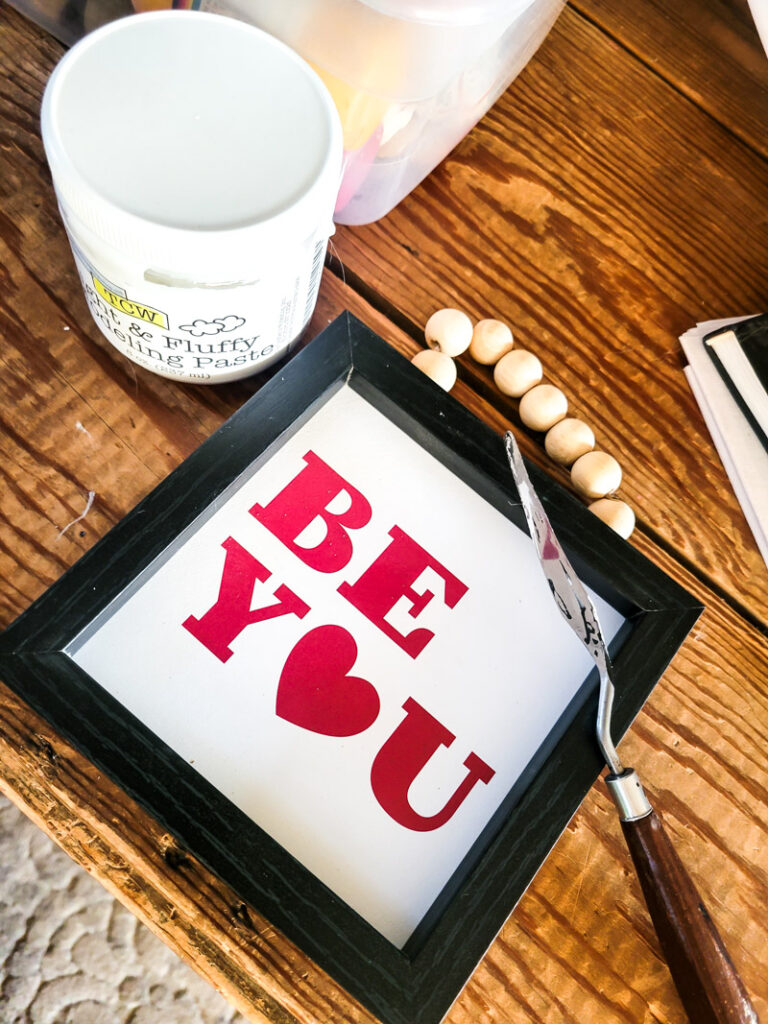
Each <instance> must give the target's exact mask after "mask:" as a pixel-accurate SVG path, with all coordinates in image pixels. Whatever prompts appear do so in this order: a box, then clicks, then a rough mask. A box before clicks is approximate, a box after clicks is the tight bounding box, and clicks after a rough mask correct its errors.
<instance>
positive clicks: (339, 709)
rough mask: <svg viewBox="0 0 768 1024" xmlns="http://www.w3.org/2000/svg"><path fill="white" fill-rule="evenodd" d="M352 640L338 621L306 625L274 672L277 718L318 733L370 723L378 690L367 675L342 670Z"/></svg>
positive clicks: (350, 660)
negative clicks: (307, 628) (276, 677)
mask: <svg viewBox="0 0 768 1024" xmlns="http://www.w3.org/2000/svg"><path fill="white" fill-rule="evenodd" d="M356 658H357V644H356V643H355V641H354V638H353V636H352V634H351V633H349V632H348V631H347V630H346V629H344V628H343V627H341V626H318V627H317V628H316V629H312V630H310V632H309V633H307V634H306V636H303V637H302V638H301V640H299V642H298V643H297V644H296V646H295V647H294V648H293V650H292V651H291V653H290V654H289V655H288V657H287V658H286V661H285V665H284V666H283V671H282V672H281V673H280V682H279V683H278V687H277V703H276V707H275V710H276V712H277V714H278V716H279V717H280V718H283V719H285V721H286V722H291V723H292V724H293V725H299V726H301V728H302V729H309V730H310V731H311V732H317V733H320V734H321V735H323V736H355V735H356V734H357V733H359V732H363V731H364V730H365V729H367V728H368V726H369V725H372V724H373V723H374V722H375V720H376V716H377V715H378V713H379V695H378V693H377V692H376V688H375V687H374V686H373V685H372V684H371V683H369V682H368V680H367V679H361V678H360V676H351V675H348V673H349V670H350V669H351V668H352V666H353V665H354V664H355V659H356Z"/></svg>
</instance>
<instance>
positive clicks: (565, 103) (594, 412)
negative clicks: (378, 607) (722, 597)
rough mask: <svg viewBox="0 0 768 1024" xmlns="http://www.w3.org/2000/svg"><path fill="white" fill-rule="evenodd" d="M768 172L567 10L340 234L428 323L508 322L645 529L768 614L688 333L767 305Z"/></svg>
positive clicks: (360, 264)
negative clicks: (444, 140) (442, 141)
mask: <svg viewBox="0 0 768 1024" xmlns="http://www.w3.org/2000/svg"><path fill="white" fill-rule="evenodd" d="M702 45H703V44H702ZM766 81H768V75H766ZM761 97H762V106H761V107H760V110H761V116H762V119H763V121H765V120H766V119H768V93H762V94H761ZM766 171H767V168H766V163H765V161H764V160H763V159H762V158H761V157H759V156H757V155H756V154H755V153H754V152H753V151H752V150H751V149H750V148H748V147H747V146H745V145H743V144H742V143H741V142H740V141H739V140H738V139H736V138H734V137H733V135H732V134H731V133H730V132H729V131H728V130H726V129H725V128H723V127H722V126H721V125H720V124H719V123H717V122H716V121H715V120H714V119H713V118H712V117H711V116H710V115H709V114H708V113H706V112H705V111H703V110H702V109H701V108H699V107H697V106H696V105H695V104H694V103H692V102H691V101H690V100H689V99H688V98H687V97H685V96H683V95H681V93H680V91H679V89H678V88H676V87H675V86H674V85H673V84H671V83H668V82H666V81H664V80H663V79H662V78H660V77H659V76H658V75H657V74H649V73H648V71H647V69H646V67H645V65H644V64H642V63H640V62H639V61H638V60H637V59H636V58H634V57H633V56H632V55H631V54H629V53H628V52H627V51H626V50H625V49H624V47H622V46H621V45H619V44H618V43H616V42H615V41H614V40H613V39H611V38H609V37H607V36H606V35H605V34H604V33H603V32H602V31H601V30H600V29H599V28H598V27H597V26H596V25H595V24H593V23H592V22H590V21H588V20H586V19H585V18H584V17H582V16H581V15H580V14H579V13H577V12H576V11H574V10H571V9H566V11H565V13H564V14H563V15H562V17H561V18H560V20H559V21H558V22H557V24H556V26H555V28H554V30H553V32H552V33H551V35H550V36H549V38H548V39H547V41H546V42H545V43H544V45H543V47H542V48H541V50H540V51H539V53H538V55H537V57H536V59H535V60H534V61H533V62H532V63H531V64H530V65H529V66H528V67H527V68H526V70H525V71H524V72H523V74H522V75H521V76H520V78H518V80H517V81H516V82H515V83H514V84H513V86H512V87H511V88H510V89H509V90H508V92H507V93H506V94H505V95H504V97H503V98H502V99H501V100H500V102H499V103H498V104H497V105H496V107H494V108H493V109H492V111H491V112H490V113H489V114H488V115H487V116H486V117H485V119H484V120H483V121H482V122H481V123H480V124H479V125H478V126H477V128H476V129H475V130H474V131H473V132H472V133H471V134H470V135H469V136H468V137H467V138H466V139H464V141H463V142H462V143H461V144H460V145H459V146H458V147H457V149H456V150H454V152H453V153H452V154H451V155H450V156H449V157H448V158H447V159H446V160H445V161H444V162H443V164H442V165H441V166H440V167H439V169H438V170H437V171H436V172H435V173H434V174H432V175H431V176H430V178H428V179H427V181H426V182H424V183H423V185H422V186H421V187H420V189H419V190H418V191H417V192H416V193H414V194H412V195H411V196H410V197H408V198H407V199H406V200H405V201H404V202H403V203H402V204H401V205H400V206H399V207H398V208H397V209H396V210H394V211H393V212H392V213H391V214H390V215H389V216H388V217H386V218H385V219H384V220H382V221H379V222H378V223H376V224H373V225H370V226H367V227H364V228H344V229H341V230H339V231H338V232H337V235H336V238H335V239H334V245H335V248H336V250H337V252H338V254H339V256H340V258H341V260H342V261H343V264H344V266H345V268H346V273H347V275H348V279H349V280H352V281H353V282H354V283H355V286H356V287H359V288H360V290H362V291H363V292H364V294H366V296H367V297H368V298H369V300H370V301H371V302H373V304H374V305H377V306H378V307H379V308H381V309H382V310H385V311H386V312H388V313H389V314H390V315H391V316H394V317H395V319H397V320H398V322H400V323H402V324H404V325H406V326H407V327H408V328H409V329H410V330H411V331H412V332H413V333H414V336H416V334H417V332H419V331H420V330H421V329H422V328H423V325H424V324H425V322H426V320H427V318H428V317H429V315H430V313H432V312H433V311H434V310H435V309H438V308H440V307H441V306H444V305H456V306H458V307H460V308H462V309H464V310H466V311H467V312H468V313H469V314H470V316H472V317H475V318H480V317H487V316H493V317H499V318H500V319H502V320H505V321H507V322H508V323H509V324H510V325H511V326H512V328H513V331H514V332H515V335H516V338H517V344H518V345H519V346H522V347H525V348H530V349H531V350H532V351H534V352H536V354H537V355H539V356H540V358H541V360H542V362H543V364H544V368H545V373H546V375H547V377H548V379H550V380H551V381H552V382H554V383H556V384H558V385H559V386H561V387H562V388H563V390H564V391H565V392H566V394H567V395H568V396H569V399H570V402H571V408H572V411H573V412H574V414H576V415H579V416H583V417H584V418H585V419H587V420H588V421H589V422H590V423H591V424H592V425H593V427H594V429H595V432H596V434H597V437H598V445H599V446H604V447H605V449H606V450H607V451H610V452H611V453H613V454H615V455H616V456H617V457H618V459H619V461H620V462H621V463H622V464H623V466H624V472H625V475H624V483H623V485H622V489H621V490H622V495H623V496H624V497H625V498H626V500H628V501H629V503H630V504H631V505H632V506H633V507H634V508H635V509H636V511H637V513H638V516H639V518H640V519H641V521H642V522H643V524H644V525H645V527H646V528H647V529H648V530H650V531H652V532H653V533H654V534H655V535H656V536H657V537H658V538H659V539H660V540H661V541H662V542H663V543H664V544H666V545H669V546H670V547H671V548H672V549H674V550H675V551H676V552H677V553H678V554H679V555H680V556H681V557H683V558H685V559H687V560H689V561H690V563H691V564H693V565H695V566H696V567H697V569H698V571H700V572H702V573H705V574H706V575H707V576H708V577H709V578H710V579H711V580H712V581H713V583H714V584H715V585H716V586H718V587H721V588H723V589H724V590H726V591H727V592H728V593H729V594H730V595H731V597H732V598H733V599H734V600H735V601H737V602H738V603H739V604H740V605H743V607H745V608H747V609H748V610H749V611H750V612H751V613H752V614H753V615H754V616H755V617H756V618H758V619H759V620H760V621H761V622H762V623H763V624H766V623H768V591H767V589H766V586H765V576H764V573H765V567H764V564H763V562H762V560H761V559H760V556H759V554H758V551H757V548H756V546H755V544H754V541H753V539H752V536H751V534H750V532H749V530H748V527H747V525H746V522H745V520H744V517H743V515H742V513H741V510H740V509H739V506H738V504H737V502H736V499H735V497H734V495H733V492H732V490H731V488H730V485H729V483H728V480H727V477H726V476H725V474H724V471H723V469H722V466H721V464H720V462H719V460H718V458H717V455H716V453H715V450H714V448H713V446H712V444H711V441H710V439H709V436H708V434H707V432H706V428H705V426H704V423H703V420H702V419H701V416H700V414H699V412H698V409H697V407H696V404H695V402H694V400H693V398H692V396H691V393H690V390H689V388H688V384H687V382H686V380H685V377H684V376H683V373H682V363H683V361H682V356H681V353H680V347H679V344H678V336H679V335H680V334H681V333H682V332H683V331H684V330H686V329H687V328H688V327H690V326H692V325H693V324H694V323H695V322H696V321H697V320H705V319H709V318H713V317H723V316H729V315H738V314H741V313H748V312H760V311H762V309H763V308H768V280H767V279H766V276H765V273H764V268H765V254H766V252H768V218H766V216H765V211H766V210H768V173H766ZM460 372H461V373H462V374H463V376H464V377H465V379H466V380H467V381H468V382H470V383H471V384H472V385H473V387H475V388H476V389H477V390H479V391H481V392H482V393H483V394H485V395H486V396H487V397H488V398H489V399H490V400H492V401H493V402H494V404H495V405H497V407H498V408H499V409H500V410H503V411H504V412H505V413H506V414H507V415H509V416H511V417H512V418H514V417H515V414H516V405H517V403H516V402H514V401H513V400H507V399H504V398H503V396H501V395H500V394H499V393H498V391H497V390H496V388H495V386H494V385H493V382H492V378H491V374H490V372H489V371H487V370H485V369H483V368H481V367H478V366H477V365H476V364H474V363H473V362H472V361H471V360H470V359H469V357H465V358H463V359H462V360H461V370H460Z"/></svg>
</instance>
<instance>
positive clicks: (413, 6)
mask: <svg viewBox="0 0 768 1024" xmlns="http://www.w3.org/2000/svg"><path fill="white" fill-rule="evenodd" d="M362 2H363V3H364V4H365V5H366V7H372V8H373V9H374V10H375V11H378V12H379V13H380V14H386V15H388V16H389V17H391V18H401V19H402V20H404V21H423V22H425V23H427V24H433V25H454V26H460V25H481V24H484V23H485V22H489V21H494V20H495V19H497V18H509V19H510V20H511V19H512V18H513V17H516V16H517V15H518V14H519V13H520V12H521V11H524V10H525V9H526V8H527V7H530V6H531V4H532V3H533V0H362Z"/></svg>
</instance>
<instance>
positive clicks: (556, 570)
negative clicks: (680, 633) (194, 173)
mask: <svg viewBox="0 0 768 1024" xmlns="http://www.w3.org/2000/svg"><path fill="white" fill-rule="evenodd" d="M504 444H505V446H506V449H507V458H508V459H509V465H510V468H511V470H512V476H513V478H514V481H515V484H516V486H517V490H518V494H519V495H520V502H521V504H522V506H523V511H524V512H525V518H526V519H527V521H528V528H529V530H530V532H531V539H532V540H533V543H534V544H535V546H536V551H537V552H538V555H539V561H540V562H541V567H542V569H543V570H544V575H545V576H546V578H547V581H548V583H549V588H550V590H551V591H552V595H553V597H554V598H555V603H556V604H557V607H558V608H559V609H560V612H561V613H562V616H563V618H564V619H565V620H566V622H567V623H568V625H569V626H570V627H571V629H572V630H573V631H574V633H576V635H577V636H578V638H579V639H580V640H581V642H582V643H583V644H584V646H585V647H586V648H587V650H588V651H589V653H590V654H591V655H592V657H593V658H594V660H595V662H596V664H597V668H598V672H599V673H600V702H599V706H598V712H597V739H598V742H599V744H600V749H601V750H602V752H603V755H604V757H605V761H606V764H607V765H608V766H609V768H610V769H611V771H612V772H613V774H614V775H621V773H622V771H623V769H622V766H621V761H620V760H619V755H618V754H617V752H616V747H615V746H614V744H613V740H612V739H611V734H610V722H611V709H612V707H613V696H614V693H615V689H614V685H613V679H612V678H611V662H610V657H609V655H608V648H607V647H606V644H605V641H604V639H603V634H602V632H601V630H600V622H599V620H598V618H597V612H596V611H595V606H594V605H593V604H592V600H591V598H590V596H589V594H588V593H587V588H586V587H585V586H584V584H583V583H582V582H581V580H580V579H579V577H578V576H577V575H576V572H575V571H574V569H573V566H572V565H571V563H570V562H569V561H568V556H567V555H566V553H565V552H564V551H563V548H562V546H561V544H560V542H559V541H558V539H557V536H556V534H555V531H554V529H553V528H552V524H551V523H550V521H549V517H548V516H547V513H546V512H545V511H544V506H543V505H542V504H541V500H540V499H539V496H538V494H537V493H536V491H535V490H534V488H533V484H532V483H531V479H530V477H529V476H528V471H527V469H526V468H525V464H524V462H523V457H522V455H521V454H520V449H519V448H518V446H517V442H516V441H515V438H514V435H513V434H511V433H510V432H509V431H507V433H506V434H505V436H504Z"/></svg>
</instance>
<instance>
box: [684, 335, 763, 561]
mask: <svg viewBox="0 0 768 1024" xmlns="http://www.w3.org/2000/svg"><path fill="white" fill-rule="evenodd" d="M746 319H749V318H748V317H736V318H731V319H729V320H707V321H705V322H704V323H700V324H696V326H695V327H694V328H692V329H691V330H690V331H686V332H685V334H683V335H682V337H681V338H680V344H681V345H682V347H683V352H684V353H685V356H686V358H687V360H688V365H687V366H686V368H685V375H686V377H687V378H688V383H689V384H690V386H691V391H693V394H694V397H695V398H696V401H697V402H698V404H699V408H700V409H701V413H702V416H703V417H704V421H705V423H706V424H707V427H708V429H709V432H710V434H711V435H712V440H713V441H714V444H715V448H716V449H717V452H718V455H719V456H720V459H721V461H722V463H723V466H724V467H725V471H726V473H727V474H728V478H729V480H730V481H731V486H732V487H733V489H734V491H735V493H736V497H737V498H738V500H739V504H740V505H741V507H742V509H743V511H744V515H745V517H746V520H747V522H748V523H749V527H750V529H751V530H752V533H753V534H754V537H755V541H756V542H757V546H758V548H759V550H760V554H761V555H762V556H763V561H764V562H765V563H766V565H768V452H766V450H765V448H764V447H763V445H762V444H761V442H760V441H759V440H758V438H757V436H756V434H755V432H754V430H753V429H752V427H751V426H750V424H749V422H748V421H747V419H746V418H745V416H744V414H743V413H742V411H741V409H740V408H739V405H738V403H737V402H736V400H735V398H734V397H733V396H732V395H731V393H730V391H729V390H728V387H727V386H726V384H725V383H724V381H723V379H722V377H721V376H720V374H719V373H718V372H717V369H716V368H715V365H714V363H713V362H712V360H711V359H710V357H709V355H708V354H707V352H706V351H705V349H704V342H703V338H704V336H705V335H707V334H710V333H711V332H712V331H716V330H719V329H720V328H721V327H727V326H728V325H729V324H734V323H738V322H739V321H740V320H746Z"/></svg>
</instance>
